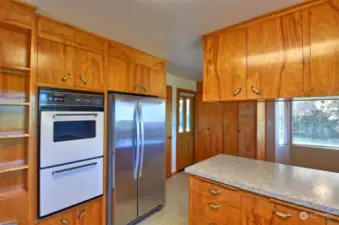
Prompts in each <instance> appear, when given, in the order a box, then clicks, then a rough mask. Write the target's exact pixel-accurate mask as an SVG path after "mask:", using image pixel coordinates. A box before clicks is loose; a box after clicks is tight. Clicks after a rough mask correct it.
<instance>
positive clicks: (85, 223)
mask: <svg viewBox="0 0 339 225" xmlns="http://www.w3.org/2000/svg"><path fill="white" fill-rule="evenodd" d="M101 205H102V200H101V198H99V199H96V200H92V201H89V202H87V203H85V204H82V205H80V206H77V207H75V208H74V209H70V210H68V211H65V212H61V213H59V214H57V215H55V216H51V217H50V218H46V219H43V220H42V221H41V222H39V225H101V224H102V217H101V216H102V208H101Z"/></svg>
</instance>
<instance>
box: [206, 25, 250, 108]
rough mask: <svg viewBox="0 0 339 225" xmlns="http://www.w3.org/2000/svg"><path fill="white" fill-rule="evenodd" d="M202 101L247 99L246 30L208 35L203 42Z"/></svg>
mask: <svg viewBox="0 0 339 225" xmlns="http://www.w3.org/2000/svg"><path fill="white" fill-rule="evenodd" d="M203 82H204V85H203V94H204V96H203V100H204V101H222V100H240V99H246V30H245V29H239V30H235V31H230V32H225V33H223V34H221V35H220V36H211V37H207V38H206V39H205V42H204V75H203Z"/></svg>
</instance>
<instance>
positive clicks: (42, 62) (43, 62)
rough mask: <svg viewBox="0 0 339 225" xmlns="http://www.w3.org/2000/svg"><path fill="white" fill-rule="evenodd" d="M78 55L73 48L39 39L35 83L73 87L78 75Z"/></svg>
mask: <svg viewBox="0 0 339 225" xmlns="http://www.w3.org/2000/svg"><path fill="white" fill-rule="evenodd" d="M78 61H79V55H77V52H76V49H75V48H73V47H69V46H65V45H63V44H60V43H57V42H54V41H50V40H46V39H41V38H40V39H39V41H38V60H37V62H38V64H37V67H38V72H37V79H36V80H37V82H39V83H44V84H54V85H60V86H70V87H73V86H74V81H75V77H76V75H77V73H78V70H79V69H77V66H76V65H77V64H79V62H78Z"/></svg>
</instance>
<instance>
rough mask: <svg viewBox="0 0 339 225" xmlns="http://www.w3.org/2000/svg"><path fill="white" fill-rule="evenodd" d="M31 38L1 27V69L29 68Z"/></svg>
mask: <svg viewBox="0 0 339 225" xmlns="http://www.w3.org/2000/svg"><path fill="white" fill-rule="evenodd" d="M5 1H6V0H5ZM0 4H1V3H0ZM0 17H1V15H0ZM29 38H30V37H29V35H28V33H23V32H19V31H17V30H15V29H8V27H7V26H0V67H1V66H2V65H5V66H11V67H28V56H29V55H28V54H29V49H28V46H29Z"/></svg>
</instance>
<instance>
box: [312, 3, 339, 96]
mask: <svg viewBox="0 0 339 225" xmlns="http://www.w3.org/2000/svg"><path fill="white" fill-rule="evenodd" d="M309 13H310V38H309V39H310V48H311V96H334V95H339V44H338V42H339V2H338V1H334V0H333V1H329V2H326V3H323V4H320V5H316V6H312V7H310V8H309Z"/></svg>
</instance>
